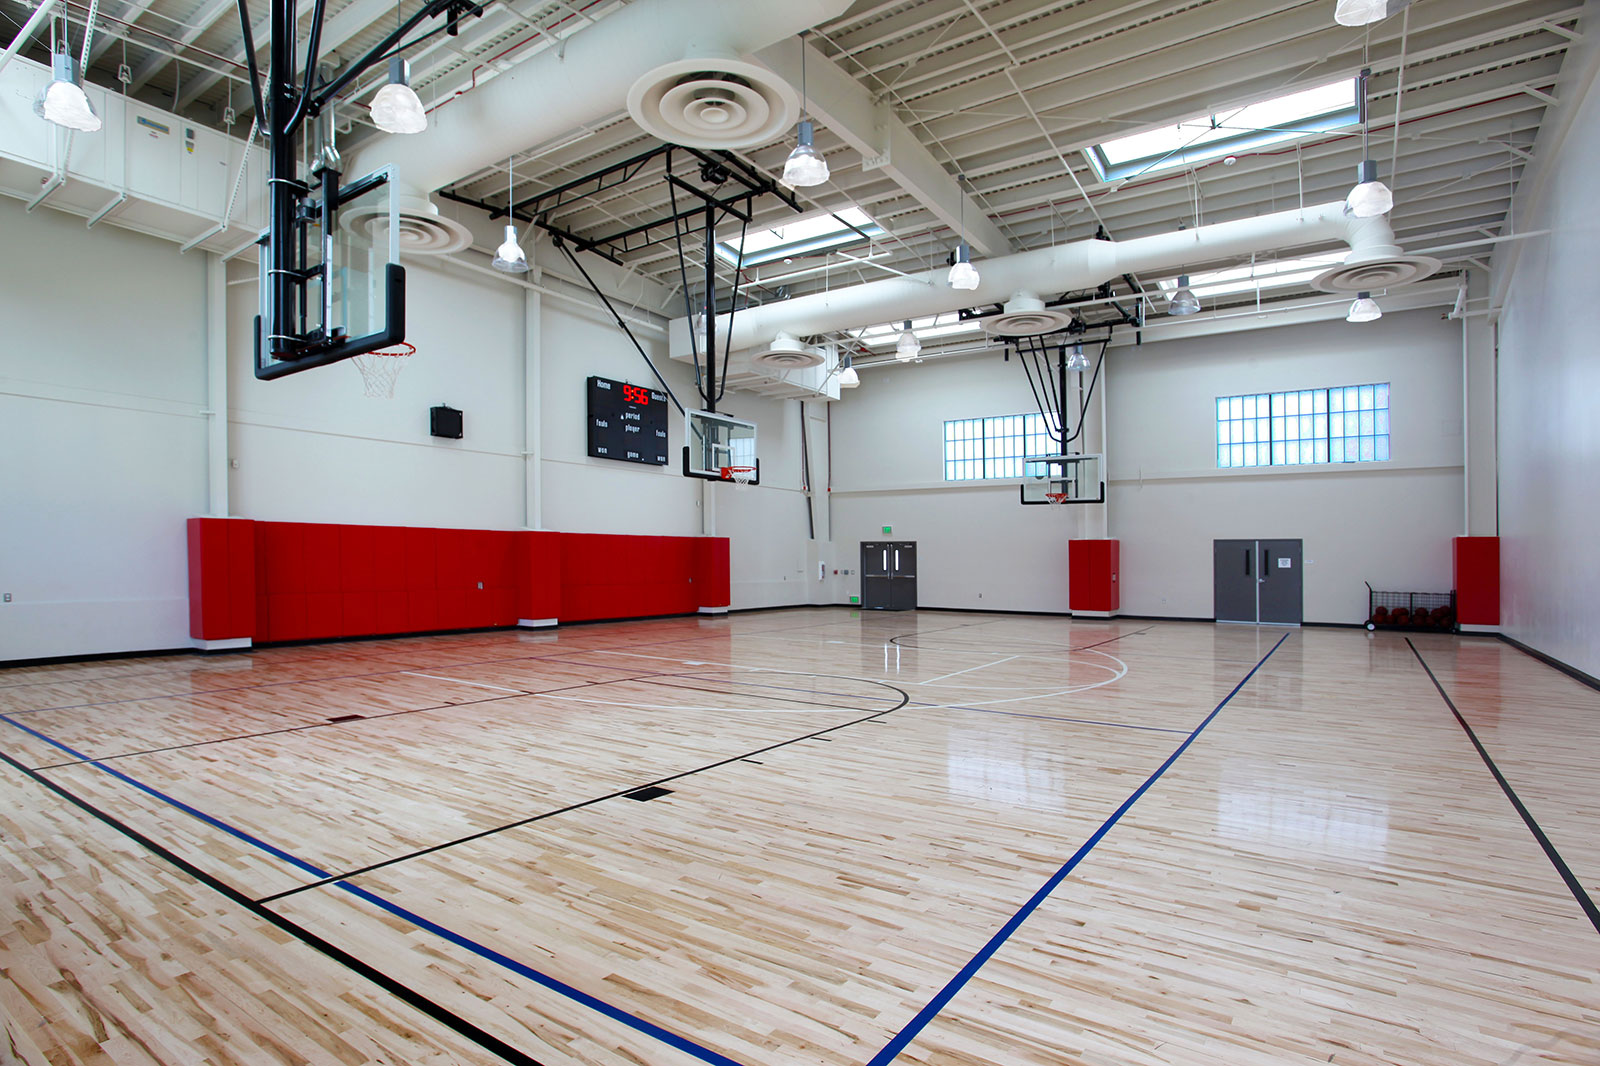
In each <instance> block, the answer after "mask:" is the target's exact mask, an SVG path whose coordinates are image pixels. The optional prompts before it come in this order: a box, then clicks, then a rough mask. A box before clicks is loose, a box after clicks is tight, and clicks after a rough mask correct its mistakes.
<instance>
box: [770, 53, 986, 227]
mask: <svg viewBox="0 0 1600 1066" xmlns="http://www.w3.org/2000/svg"><path fill="white" fill-rule="evenodd" d="M804 48H805V81H806V97H807V98H806V107H807V109H808V110H809V111H810V112H811V113H812V114H814V115H816V116H817V118H819V119H821V120H822V124H823V125H825V126H826V127H827V128H828V129H829V130H830V131H831V132H832V133H833V134H834V135H835V136H837V137H838V138H839V139H840V140H842V141H844V142H845V144H847V145H849V146H850V147H851V148H853V149H855V150H856V151H857V152H860V153H861V158H862V166H863V168H864V169H867V168H869V164H876V165H873V166H871V167H870V169H874V170H881V171H882V172H883V173H884V174H885V175H887V176H888V177H890V178H892V179H893V180H894V182H895V183H896V184H898V185H899V186H900V187H901V188H903V189H905V191H906V192H907V193H908V194H910V195H911V196H912V197H913V198H915V199H916V200H917V202H918V203H920V204H922V205H923V206H924V207H926V208H927V209H928V210H929V211H931V212H932V213H933V214H934V216H935V217H936V218H938V219H939V220H940V221H941V222H943V223H944V224H945V225H946V226H949V227H950V229H951V231H952V232H956V233H959V232H962V231H963V230H965V232H966V239H967V243H968V244H970V245H972V246H973V247H974V248H976V249H977V250H978V251H979V252H980V253H982V254H983V255H986V256H997V255H1005V254H1007V253H1008V252H1010V251H1011V250H1012V248H1011V241H1010V239H1009V238H1008V237H1007V236H1006V235H1005V234H1004V233H1002V232H1001V230H1000V227H998V226H996V225H995V224H994V222H993V221H991V220H990V218H989V216H988V214H987V213H986V212H985V211H984V210H983V208H982V207H980V206H979V205H978V204H977V202H976V201H974V200H973V199H972V197H970V196H968V195H967V193H966V192H965V191H963V190H962V188H961V187H960V185H959V184H958V183H957V181H956V179H955V177H953V176H952V175H951V174H950V172H949V171H948V170H947V169H946V168H945V167H944V165H943V164H941V163H940V162H939V161H938V160H937V159H935V158H934V156H933V153H932V152H930V151H928V149H927V148H925V147H923V144H922V141H921V140H920V139H919V138H918V137H917V135H916V134H914V133H912V132H911V129H910V127H908V126H907V125H906V124H905V123H904V122H903V121H901V120H900V118H899V116H897V115H896V114H895V113H894V110H893V108H891V107H890V106H889V105H888V104H887V103H884V102H879V101H875V100H874V99H873V97H872V94H871V93H870V92H868V91H867V89H866V87H865V86H863V85H862V84H861V83H860V82H858V81H856V80H855V79H854V78H852V77H851V76H850V75H849V74H847V73H845V72H844V71H843V70H842V69H840V67H839V66H838V65H837V64H836V63H834V62H833V61H832V60H831V59H829V58H828V57H827V56H825V55H823V54H822V53H821V52H819V51H818V50H817V49H815V48H813V47H811V46H810V45H809V44H808V45H805V46H804ZM756 60H757V61H758V62H760V63H761V64H762V65H763V66H765V67H767V68H768V69H769V70H771V71H772V72H773V73H775V74H777V75H778V76H780V77H782V78H783V79H785V80H786V81H788V82H789V84H791V85H799V84H800V82H801V77H800V55H799V51H798V50H797V49H796V48H795V47H794V43H793V42H792V41H784V42H781V43H779V44H776V45H773V46H772V47H771V48H767V49H764V50H762V51H761V52H758V53H756Z"/></svg>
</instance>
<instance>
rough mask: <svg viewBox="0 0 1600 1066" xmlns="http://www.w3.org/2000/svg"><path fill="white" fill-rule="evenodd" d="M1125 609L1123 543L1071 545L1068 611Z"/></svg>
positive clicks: (1068, 555) (1092, 541)
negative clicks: (1123, 603)
mask: <svg viewBox="0 0 1600 1066" xmlns="http://www.w3.org/2000/svg"><path fill="white" fill-rule="evenodd" d="M1121 607H1122V542H1121V541H1116V540H1073V541H1068V542H1067V608H1068V610H1073V611H1116V610H1120V609H1121Z"/></svg>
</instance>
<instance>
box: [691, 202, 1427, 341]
mask: <svg viewBox="0 0 1600 1066" xmlns="http://www.w3.org/2000/svg"><path fill="white" fill-rule="evenodd" d="M1330 241H1344V242H1346V243H1348V244H1349V245H1350V248H1351V252H1350V256H1349V258H1348V259H1347V260H1346V261H1345V266H1342V267H1339V268H1337V269H1336V271H1330V272H1329V274H1328V275H1324V277H1329V278H1330V280H1329V282H1328V284H1330V285H1333V284H1337V285H1341V286H1342V285H1344V284H1345V282H1346V281H1347V280H1348V281H1351V282H1352V283H1353V282H1354V280H1360V282H1361V284H1360V289H1361V291H1372V290H1375V289H1382V288H1394V287H1395V286H1397V285H1402V284H1407V283H1409V282H1413V281H1419V280H1421V279H1422V278H1424V277H1427V276H1428V275H1429V274H1431V273H1433V272H1434V271H1435V270H1437V269H1438V267H1439V264H1438V261H1437V260H1432V259H1427V258H1425V257H1422V256H1409V255H1406V254H1405V253H1404V252H1402V251H1401V250H1400V249H1399V248H1398V247H1397V246H1396V245H1395V243H1394V231H1393V230H1391V229H1390V228H1389V220H1388V219H1387V218H1384V217H1378V218H1352V217H1350V216H1348V215H1346V214H1345V213H1344V201H1343V200H1340V201H1338V202H1336V203H1331V204H1323V205H1321V206H1319V207H1310V208H1306V209H1304V210H1300V211H1280V212H1277V213H1275V214H1270V215H1258V216H1256V217H1254V218H1244V219H1239V220H1237V221H1234V222H1219V223H1215V224H1213V225H1210V226H1201V227H1199V228H1197V229H1188V230H1178V231H1177V232H1174V233H1161V234H1157V235H1155V236H1152V237H1140V238H1138V239H1136V240H1131V241H1102V240H1086V241H1076V242H1074V243H1072V244H1063V245H1057V246H1055V247H1052V248H1038V249H1035V250H1033V251H1030V252H1019V253H1018V254H1016V255H1008V256H1002V257H1000V258H998V259H986V260H984V261H983V262H982V263H980V264H979V266H980V268H981V269H980V273H981V274H982V280H981V282H980V283H979V285H978V288H976V289H974V290H972V291H970V292H966V291H958V290H955V289H952V288H950V286H949V285H948V284H947V283H946V281H945V270H944V269H943V268H940V269H938V270H930V271H925V272H923V273H921V274H911V275H908V276H906V277H897V278H885V279H883V280H881V281H870V282H867V283H865V284H863V285H852V286H849V287H848V288H842V289H833V290H831V291H828V292H819V293H814V294H812V295H810V296H800V297H796V298H795V299H792V300H780V301H775V302H773V303H768V304H762V305H761V306H759V307H751V308H746V309H743V310H741V311H740V312H739V314H738V316H737V317H736V319H735V321H734V322H733V325H732V330H731V333H730V332H728V326H727V323H726V319H727V316H723V322H721V323H719V328H718V333H719V334H720V335H723V336H727V337H728V338H729V345H730V347H731V349H732V350H733V351H743V350H744V349H746V348H749V347H750V346H751V345H753V344H757V343H760V342H761V341H762V340H764V339H765V338H768V337H772V336H774V335H775V334H777V333H779V332H780V331H781V332H785V333H791V334H794V335H797V336H814V335H816V334H819V333H831V332H833V331H836V330H845V329H857V328H860V327H862V326H869V325H875V324H878V323H883V322H898V321H901V320H903V319H907V318H924V317H927V316H929V315H937V314H940V313H942V312H950V311H956V310H960V309H961V308H964V307H980V306H983V305H984V304H996V303H1002V302H1005V301H1012V300H1014V299H1015V296H1016V295H1018V294H1028V293H1038V292H1051V293H1055V292H1072V291H1075V290H1081V289H1092V288H1094V287H1095V286H1097V285H1100V284H1102V283H1103V282H1106V281H1109V280H1110V279H1112V278H1115V277H1120V276H1121V275H1123V274H1148V275H1156V274H1160V273H1161V272H1163V271H1165V272H1172V273H1176V272H1178V271H1179V270H1180V269H1181V268H1183V267H1184V266H1185V265H1189V264H1201V263H1210V262H1216V261H1219V260H1228V259H1238V258H1242V257H1244V256H1248V255H1251V254H1253V253H1255V254H1259V253H1264V252H1273V251H1280V250H1285V249H1290V248H1302V247H1307V246H1312V245H1318V244H1327V243H1328V242H1330ZM1341 271H1343V272H1347V273H1348V274H1349V278H1345V277H1344V276H1342V275H1341V276H1338V277H1330V275H1334V274H1337V273H1338V272H1341ZM1379 276H1382V277H1383V278H1384V279H1385V280H1384V281H1383V282H1382V283H1374V282H1373V281H1372V279H1373V278H1375V277H1379ZM1319 280H1320V279H1319ZM1336 291H1346V290H1344V289H1342V288H1341V289H1339V290H1336ZM1349 291H1355V290H1354V289H1351V290H1349ZM1016 309H1017V312H1018V313H1019V314H1035V315H1036V314H1038V311H1039V310H1040V309H1042V301H1041V302H1040V307H1039V308H1031V309H1030V308H1025V307H1023V306H1022V305H1021V304H1018V305H1017V308H1016ZM1023 324H1026V323H1023ZM687 326H688V322H687V320H686V319H681V318H680V319H674V320H673V322H672V326H671V334H670V338H671V351H672V355H673V357H674V358H682V359H687V358H689V354H690V346H689V335H688V328H687ZM1013 332H1019V331H1016V330H1013Z"/></svg>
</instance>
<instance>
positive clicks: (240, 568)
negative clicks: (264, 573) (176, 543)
mask: <svg viewBox="0 0 1600 1066" xmlns="http://www.w3.org/2000/svg"><path fill="white" fill-rule="evenodd" d="M255 533H256V530H255V523H254V522H253V521H251V520H250V519H247V518H191V519H189V520H188V521H187V523H186V524H185V535H186V538H187V541H188V550H189V636H190V637H191V638H193V639H195V640H235V639H238V638H241V637H243V638H251V639H253V638H254V637H255V635H256V551H255Z"/></svg>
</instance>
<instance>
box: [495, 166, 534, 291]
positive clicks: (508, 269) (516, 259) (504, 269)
mask: <svg viewBox="0 0 1600 1066" xmlns="http://www.w3.org/2000/svg"><path fill="white" fill-rule="evenodd" d="M515 166H516V156H512V157H511V158H509V159H507V160H506V214H507V215H509V216H510V218H511V221H510V222H507V223H506V239H505V240H504V241H502V242H500V247H498V248H496V249H495V250H494V261H493V262H491V263H490V264H489V265H490V266H492V267H494V268H495V269H496V270H498V271H500V272H501V273H503V274H526V273H527V272H528V253H527V252H524V251H523V250H522V244H521V242H519V241H518V240H517V216H516V207H517V195H516V189H517V183H516V177H515V171H514V167H515Z"/></svg>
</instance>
